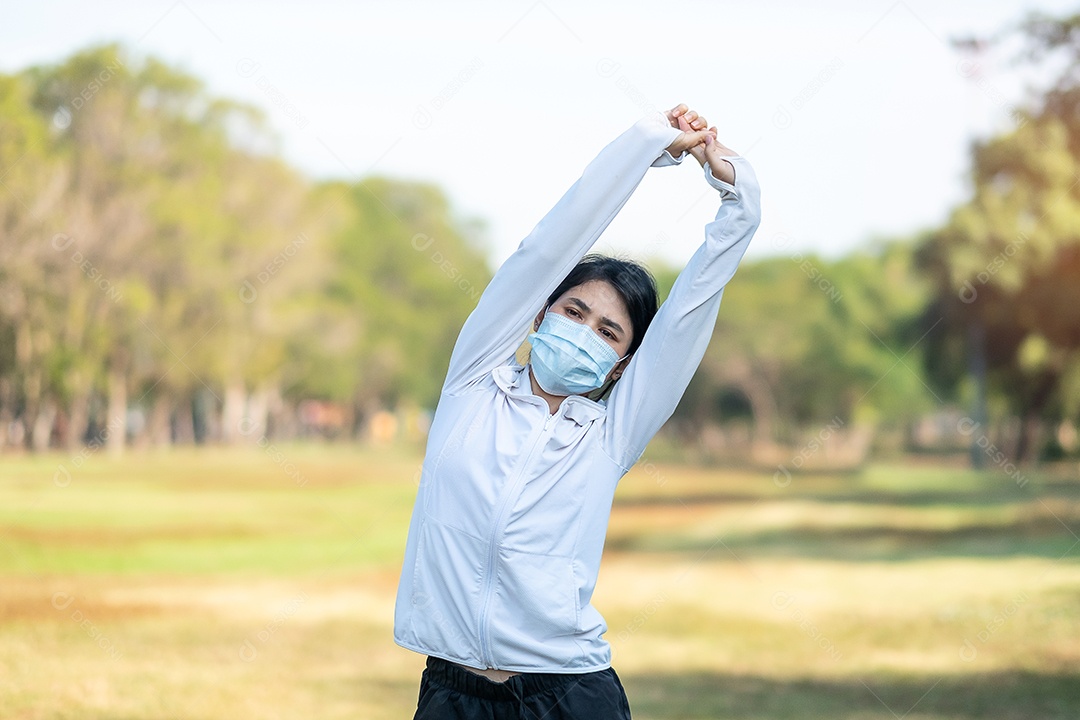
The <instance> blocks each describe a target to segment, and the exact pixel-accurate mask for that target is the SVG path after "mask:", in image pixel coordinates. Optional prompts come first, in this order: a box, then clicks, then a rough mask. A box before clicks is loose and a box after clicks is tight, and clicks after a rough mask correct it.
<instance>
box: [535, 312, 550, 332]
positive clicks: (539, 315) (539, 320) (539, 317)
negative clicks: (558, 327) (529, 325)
mask: <svg viewBox="0 0 1080 720" xmlns="http://www.w3.org/2000/svg"><path fill="white" fill-rule="evenodd" d="M546 312H547V308H543V309H541V310H540V312H538V313H536V319H535V320H533V332H536V331H537V330H539V329H540V323H542V322H544V314H545V313H546Z"/></svg>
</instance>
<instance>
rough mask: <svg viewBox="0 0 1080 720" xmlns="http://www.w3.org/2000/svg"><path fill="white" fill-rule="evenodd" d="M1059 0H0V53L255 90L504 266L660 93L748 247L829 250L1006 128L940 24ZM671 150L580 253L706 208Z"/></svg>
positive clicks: (916, 198) (977, 27)
mask: <svg viewBox="0 0 1080 720" xmlns="http://www.w3.org/2000/svg"><path fill="white" fill-rule="evenodd" d="M1032 9H1038V10H1041V11H1044V12H1048V13H1051V14H1064V13H1065V12H1067V11H1073V10H1074V9H1075V8H1072V7H1071V4H1070V3H1068V2H1064V1H1062V0H1041V1H1040V2H1036V3H1025V2H1016V1H1013V0H997V1H978V0H957V1H955V2H941V0H906V1H905V0H901V1H899V2H895V1H894V0H861V1H859V2H855V1H854V0H850V1H847V2H840V1H837V0H819V1H818V2H814V3H801V2H799V3H797V2H794V1H793V0H787V1H785V2H761V3H745V2H738V3H735V2H723V3H719V2H693V1H687V2H680V3H671V4H667V5H663V4H660V3H657V2H655V1H653V2H638V1H633V2H631V1H627V0H620V1H618V2H603V3H584V2H580V1H578V0H574V1H571V0H525V1H524V2H505V1H504V2H469V1H467V0H456V1H455V2H394V3H389V2H348V3H346V2H326V1H312V0H308V1H307V2H304V3H299V2H289V3H287V2H281V1H280V0H274V1H267V0H262V1H258V2H256V1H251V2H231V1H230V2H221V1H218V2H210V1H209V0H180V1H176V0H147V1H144V2H126V3H125V2H116V1H110V0H98V1H97V2H93V3H87V2H75V1H68V0H53V1H49V0H43V1H39V2H34V3H29V2H21V3H18V4H16V5H13V6H12V7H10V8H9V9H8V11H7V12H6V13H5V18H4V22H3V23H0V71H15V70H18V69H21V68H23V67H26V66H27V65H31V64H38V63H50V62H55V61H58V60H60V59H62V58H64V57H66V56H67V55H69V54H71V53H72V52H74V51H75V50H77V49H80V48H83V47H85V46H87V45H89V44H92V43H100V42H108V41H114V40H118V41H121V42H123V43H125V44H126V45H127V46H128V47H129V48H130V49H132V50H134V51H135V52H136V53H138V54H153V55H156V56H159V57H161V58H163V59H165V60H167V61H169V62H170V63H174V64H178V65H180V66H181V67H183V68H184V69H186V70H187V71H189V72H191V73H193V74H195V75H197V76H199V77H200V78H202V79H203V80H204V81H205V82H206V83H207V84H208V86H209V88H210V89H211V91H212V92H214V93H215V94H219V95H224V96H228V97H233V98H238V99H243V100H247V101H250V102H253V103H255V104H258V105H259V106H261V107H263V108H265V109H266V110H267V112H268V114H269V117H270V119H271V122H272V124H273V126H274V127H275V128H276V130H277V131H278V133H279V135H280V138H281V144H282V152H283V153H284V154H285V156H286V157H287V158H288V159H289V160H290V161H291V162H292V163H293V164H294V165H295V166H297V167H299V168H300V169H301V170H303V171H304V172H305V173H306V174H308V175H309V176H311V177H320V178H321V177H347V178H353V179H355V178H357V177H360V176H364V175H368V174H383V175H389V176H393V177H398V178H407V179H421V180H426V181H431V182H435V183H437V184H438V185H440V186H442V187H443V188H444V189H445V190H446V192H447V193H448V195H449V196H450V198H451V201H452V203H453V205H454V207H455V208H456V209H457V211H458V212H459V213H460V214H461V215H462V216H463V217H473V218H481V219H484V220H485V221H487V222H488V225H489V230H488V233H487V247H488V252H489V256H490V259H491V263H492V265H493V266H494V265H497V264H498V263H500V262H501V261H502V260H504V259H505V258H506V257H507V255H509V254H510V252H512V251H513V249H514V248H515V247H516V246H517V244H518V243H519V242H520V240H521V238H523V237H524V236H525V235H527V234H528V232H529V231H530V230H531V229H532V227H533V225H535V224H536V222H537V221H539V220H540V218H541V217H542V216H543V214H544V213H545V212H547V210H548V209H549V208H550V207H551V205H552V204H554V202H555V201H556V200H557V199H558V198H559V196H560V195H561V194H562V193H563V192H564V191H565V190H566V189H567V188H568V187H569V186H570V185H571V184H572V183H573V181H574V180H575V179H576V178H577V177H578V176H579V175H580V173H581V170H582V169H583V168H584V166H585V165H586V164H587V163H588V161H589V160H591V159H592V157H593V156H595V155H596V153H597V152H598V151H599V150H600V149H601V148H602V147H603V146H604V145H605V144H607V142H609V141H610V140H611V139H613V138H614V137H615V136H616V135H617V134H618V133H620V132H621V131H622V130H624V129H625V128H627V127H629V126H630V125H631V124H633V122H634V121H635V120H637V119H638V118H639V117H641V116H642V115H643V114H644V113H645V112H647V111H649V110H650V109H653V108H659V109H666V108H669V107H672V106H674V105H675V104H677V103H679V102H685V103H687V104H688V105H689V106H690V107H692V108H694V109H697V110H699V111H700V112H701V113H702V114H703V115H704V116H705V117H706V118H707V119H708V120H709V121H710V123H711V124H715V125H716V126H717V128H718V130H719V134H720V139H721V141H722V142H724V143H725V144H726V145H728V146H729V147H732V148H734V149H736V150H738V151H739V152H741V153H743V154H745V155H746V157H747V158H748V159H749V160H750V161H751V162H752V163H753V165H754V167H755V169H756V170H757V174H758V178H759V180H760V181H761V185H762V204H763V208H762V215H763V221H762V225H761V228H760V229H759V231H758V235H757V237H756V238H755V240H754V244H753V245H752V246H751V250H750V253H751V254H753V255H756V256H764V255H770V254H777V253H787V252H792V251H794V250H800V251H806V250H808V249H809V250H815V251H817V252H820V253H823V254H826V255H829V256H837V255H840V254H842V253H845V252H847V251H849V250H851V249H853V248H856V247H859V246H865V245H866V244H867V243H869V242H871V241H872V240H873V239H874V238H878V237H883V236H885V237H888V236H897V235H906V234H909V233H911V232H914V231H916V230H918V229H920V228H926V227H930V226H933V225H935V224H937V223H940V222H941V221H942V220H944V219H945V217H946V216H947V213H948V210H949V208H950V207H951V206H952V205H954V204H956V203H958V202H960V201H962V200H963V199H964V198H965V197H966V195H967V193H968V183H967V170H968V144H969V141H970V139H971V138H972V137H974V136H976V135H979V136H986V135H988V134H990V133H992V132H1000V131H1004V130H1007V129H1009V128H1010V127H1011V125H1012V120H1011V118H1010V112H1011V110H1012V105H1013V104H1015V103H1017V102H1018V101H1020V100H1021V99H1022V98H1023V83H1022V82H1021V80H1020V79H1019V78H1018V77H1017V76H1016V73H1015V71H1012V70H1010V69H1009V68H1008V66H1007V62H1006V61H1007V60H1008V59H1009V58H1008V57H1007V56H1003V57H987V58H984V59H983V61H982V63H981V67H980V71H979V72H978V73H972V72H971V71H970V69H971V65H970V64H969V63H966V62H964V61H963V58H962V56H960V55H958V54H957V53H956V51H954V50H952V49H951V48H950V46H949V45H948V40H949V38H951V37H953V36H956V35H966V34H970V33H972V32H978V33H987V32H995V31H998V30H1000V29H1002V28H1003V27H1004V26H1006V25H1007V24H1009V23H1013V22H1015V21H1017V20H1019V19H1020V18H1022V17H1023V16H1024V15H1026V13H1027V12H1028V11H1029V10H1032ZM701 173H702V171H701V169H700V167H699V166H698V165H697V163H696V162H695V161H694V160H693V159H692V158H689V157H688V158H687V160H686V161H684V163H683V165H682V166H680V167H673V168H659V169H653V170H650V172H649V174H648V175H647V176H646V178H645V180H644V181H643V183H642V185H641V186H640V187H639V189H638V191H637V192H636V194H635V196H634V197H633V198H632V199H631V201H630V202H629V203H627V205H626V206H625V207H624V209H623V211H622V213H621V214H620V215H619V217H618V218H616V219H615V221H614V222H613V223H612V224H611V226H610V227H609V229H608V231H607V232H606V233H605V235H604V236H603V238H601V241H600V245H599V246H598V249H601V250H605V251H609V252H610V251H616V252H623V253H626V254H629V255H632V256H637V257H642V256H645V255H648V254H655V255H658V256H659V257H661V258H663V259H664V260H666V261H668V262H672V263H679V264H681V263H683V262H685V260H686V259H688V258H689V256H690V254H691V253H692V252H693V249H694V248H695V247H696V246H697V245H698V244H699V243H700V242H701V240H702V238H703V230H702V227H703V225H704V224H705V223H706V222H708V221H710V220H711V219H712V217H713V215H714V213H715V208H716V203H717V199H716V194H715V191H713V190H712V189H711V188H709V187H708V186H707V185H706V184H705V180H704V178H703V177H702V174H701Z"/></svg>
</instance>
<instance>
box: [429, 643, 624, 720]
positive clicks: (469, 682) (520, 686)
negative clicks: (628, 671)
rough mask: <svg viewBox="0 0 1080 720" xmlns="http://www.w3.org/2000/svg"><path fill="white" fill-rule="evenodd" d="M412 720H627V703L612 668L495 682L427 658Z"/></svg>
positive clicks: (535, 674) (441, 660) (523, 674)
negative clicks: (576, 673) (575, 673)
mask: <svg viewBox="0 0 1080 720" xmlns="http://www.w3.org/2000/svg"><path fill="white" fill-rule="evenodd" d="M413 720H630V704H629V703H628V702H627V700H626V692H625V691H624V690H623V686H622V683H621V682H619V676H618V675H616V674H615V669H614V668H607V669H606V670H597V671H596V672H591V673H583V674H579V675H571V674H564V673H558V674H556V673H522V674H521V675H514V676H512V677H510V678H509V679H507V681H506V682H501V683H498V682H495V681H493V680H488V679H487V678H486V677H483V676H482V675H477V674H476V673H473V672H469V671H468V670H466V669H464V668H462V667H459V666H457V665H455V664H454V663H452V662H448V661H446V660H443V659H441V658H437V657H431V656H429V657H428V659H427V668H426V669H425V670H424V674H423V676H422V677H421V678H420V698H419V700H418V701H417V704H416V715H415V716H413Z"/></svg>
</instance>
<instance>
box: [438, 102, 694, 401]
mask: <svg viewBox="0 0 1080 720" xmlns="http://www.w3.org/2000/svg"><path fill="white" fill-rule="evenodd" d="M679 108H685V106H681V105H680V106H679ZM679 108H676V110H673V111H668V112H667V113H664V112H660V111H657V112H655V113H649V114H648V115H647V116H646V117H643V118H642V119H641V120H639V121H638V122H636V123H635V124H634V125H633V126H632V127H630V128H629V129H628V130H626V131H624V132H623V133H622V134H621V135H619V136H618V137H617V138H615V139H614V140H613V141H612V142H611V143H609V144H608V145H607V147H605V148H604V149H603V150H601V151H600V154H599V155H597V156H596V158H595V159H593V161H592V162H590V163H589V164H588V166H586V168H585V171H584V172H583V173H582V175H581V177H580V178H578V180H577V181H576V182H575V183H574V184H573V185H572V186H571V187H570V189H569V190H567V191H566V193H565V194H564V195H563V196H562V198H560V199H559V201H558V202H557V203H556V204H555V206H554V207H553V208H552V209H551V210H549V211H548V213H547V215H545V216H544V218H543V219H542V220H541V221H540V222H539V223H538V224H537V225H536V226H535V227H534V228H533V230H532V232H530V233H529V235H528V236H527V237H526V238H525V239H524V240H522V241H521V244H520V245H518V248H517V250H515V251H514V253H513V254H512V255H511V256H510V257H509V258H508V259H507V260H506V262H504V263H503V265H502V267H500V268H499V270H498V271H497V272H496V273H495V277H494V278H492V280H491V282H490V283H489V284H488V286H487V288H486V289H485V290H484V292H483V294H482V295H481V296H480V300H479V302H478V303H477V306H476V308H475V309H474V310H473V311H472V314H470V315H469V318H468V319H467V320H466V321H465V324H464V326H463V327H462V329H461V333H460V334H459V335H458V339H457V342H456V344H455V345H454V351H453V353H452V354H451V357H450V367H449V369H448V371H447V375H446V381H445V383H444V384H443V392H444V393H448V394H458V393H461V392H465V391H467V390H468V389H469V388H470V387H471V386H473V384H474V383H476V382H477V381H478V380H480V379H481V378H482V377H484V376H485V375H486V374H487V373H489V372H491V370H493V369H494V368H496V367H498V366H500V365H503V364H506V363H507V362H508V361H509V360H510V359H511V358H512V357H513V355H514V352H515V351H516V350H517V348H518V346H519V345H520V344H521V341H522V339H523V338H524V337H525V333H526V331H527V329H528V325H529V322H530V321H531V320H532V318H533V317H534V316H535V315H536V313H537V312H538V311H539V310H540V308H541V306H542V305H543V303H544V301H545V300H547V297H548V295H550V294H551V292H552V291H553V290H554V289H555V288H556V287H557V286H558V284H559V282H560V281H562V279H563V278H564V277H566V275H567V274H568V273H569V272H570V270H572V269H573V267H574V265H576V264H577V263H578V261H579V260H581V258H582V257H583V256H584V255H585V253H586V252H588V250H589V248H591V247H592V246H593V244H594V243H595V242H596V240H597V238H598V237H599V236H600V234H601V233H602V232H603V231H604V229H605V228H606V227H607V226H608V224H609V223H610V222H611V221H612V219H614V217H615V215H616V214H618V212H619V210H620V209H622V206H623V205H624V204H625V203H626V201H627V200H628V199H629V198H630V195H631V194H632V193H633V192H634V190H635V189H636V188H637V186H638V184H639V183H640V182H641V179H642V178H643V177H644V176H645V172H646V171H647V170H648V169H649V167H650V166H652V165H654V164H655V165H657V166H660V165H665V164H673V163H678V162H680V161H681V160H682V158H683V156H684V151H685V150H686V149H688V148H689V147H691V146H692V145H696V144H698V143H700V141H701V139H703V137H704V131H700V132H688V133H684V132H683V131H681V130H680V129H678V128H677V127H674V126H673V125H672V123H673V122H674V116H673V113H675V114H676V115H678V114H680V113H677V112H676V111H677V110H678V109H679ZM692 129H695V128H693V127H692ZM699 136H700V137H699Z"/></svg>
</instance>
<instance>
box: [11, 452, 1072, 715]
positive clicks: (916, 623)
mask: <svg viewBox="0 0 1080 720" xmlns="http://www.w3.org/2000/svg"><path fill="white" fill-rule="evenodd" d="M419 462H420V458H419V456H418V455H417V454H415V453H409V452H406V451H373V450H360V449H355V448H348V447H322V446H313V445H309V446H289V447H286V448H284V449H280V450H275V451H262V450H259V449H251V450H243V451H225V450H206V451H202V452H194V451H172V452H168V453H144V454H139V453H132V454H130V455H129V456H128V457H127V458H126V459H125V460H123V461H114V460H111V459H109V458H107V457H105V456H104V453H103V452H102V453H98V454H93V455H90V456H88V457H85V458H83V459H82V461H81V462H76V459H74V458H72V457H70V456H67V455H61V454H56V455H50V456H45V457H34V458H25V457H24V458H12V457H10V456H6V457H3V458H2V459H0V718H4V719H7V718H102V719H104V718H109V719H110V720H116V719H134V718H185V719H187V718H193V719H203V718H206V719H209V718H222V719H224V718H229V719H233V718H351V719H355V718H365V719H367V718H370V719H372V720H377V719H379V718H395V719H396V718H409V717H411V716H412V711H413V709H414V708H415V703H416V692H417V688H418V685H419V678H420V673H421V670H422V668H423V662H424V659H423V658H422V657H421V656H419V655H416V654H414V653H411V652H409V651H407V650H403V649H401V648H398V647H397V646H396V645H394V644H393V641H392V636H391V625H392V619H393V599H394V592H395V588H396V584H397V574H398V570H399V563H400V558H401V553H402V551H403V547H404V542H405V532H406V527H407V524H408V519H409V513H410V510H411V505H412V500H413V496H414V493H415V485H414V477H415V473H416V471H417V469H418V467H419ZM61 465H62V466H63V469H62V470H59V471H58V467H59V466H61ZM1027 478H1028V482H1027V483H1026V484H1025V485H1023V486H1022V487H1018V486H1017V483H1016V481H1015V478H1012V477H1008V476H1007V475H1005V474H1004V473H1001V472H987V473H984V474H974V473H970V472H968V471H965V470H959V469H955V468H933V467H930V468H927V467H921V466H920V467H914V466H912V467H910V468H906V467H902V466H874V467H872V468H870V469H869V470H867V471H866V472H864V473H861V474H850V475H835V476H831V475H815V476H798V475H796V476H794V477H793V478H792V480H791V483H790V484H789V485H787V486H786V487H779V486H778V485H777V484H776V483H774V478H773V474H772V473H750V472H742V471H730V470H719V469H718V470H709V469H694V468H681V467H678V466H676V465H662V466H654V465H649V466H648V467H647V468H646V467H645V466H642V467H640V468H639V469H636V470H635V471H634V472H633V473H632V474H631V475H629V476H627V477H626V478H625V479H624V480H623V484H622V486H621V488H620V490H619V494H618V501H617V504H616V507H615V509H614V512H613V515H612V521H611V527H610V530H609V535H608V545H607V549H606V551H605V556H604V561H603V566H602V569H601V573H600V580H599V586H598V589H597V593H596V596H595V598H594V600H595V604H596V605H597V607H598V608H599V609H600V611H601V612H602V613H604V615H605V616H606V618H607V620H608V625H609V631H608V634H607V637H608V639H609V640H611V642H612V644H613V646H614V653H615V661H614V666H615V669H616V670H617V671H618V673H619V675H620V676H621V678H622V680H623V683H624V685H625V687H626V690H627V694H628V695H629V698H630V703H631V707H632V708H633V711H634V715H635V717H636V718H640V719H646V718H762V719H765V718H803V719H808V720H818V719H820V720H825V719H826V718H829V719H833V718H850V719H855V718H860V719H863V718H865V719H875V720H876V719H880V720H896V719H897V718H905V719H910V720H918V719H925V718H990V719H992V720H997V719H1001V720H1004V719H1006V718H1010V719H1011V718H1016V719H1018V720H1019V719H1020V718H1024V719H1027V718H1062V719H1063V720H1064V719H1066V718H1068V719H1069V720H1073V719H1075V718H1076V717H1078V716H1080V562H1078V561H1080V544H1078V540H1077V537H1076V535H1074V533H1076V534H1077V535H1080V504H1078V502H1077V501H1078V500H1080V481H1077V479H1076V478H1075V477H1069V476H1068V475H1067V474H1058V475H1055V476H1053V477H1050V476H1046V475H1043V476H1039V475H1038V474H1032V473H1028V474H1027Z"/></svg>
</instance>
